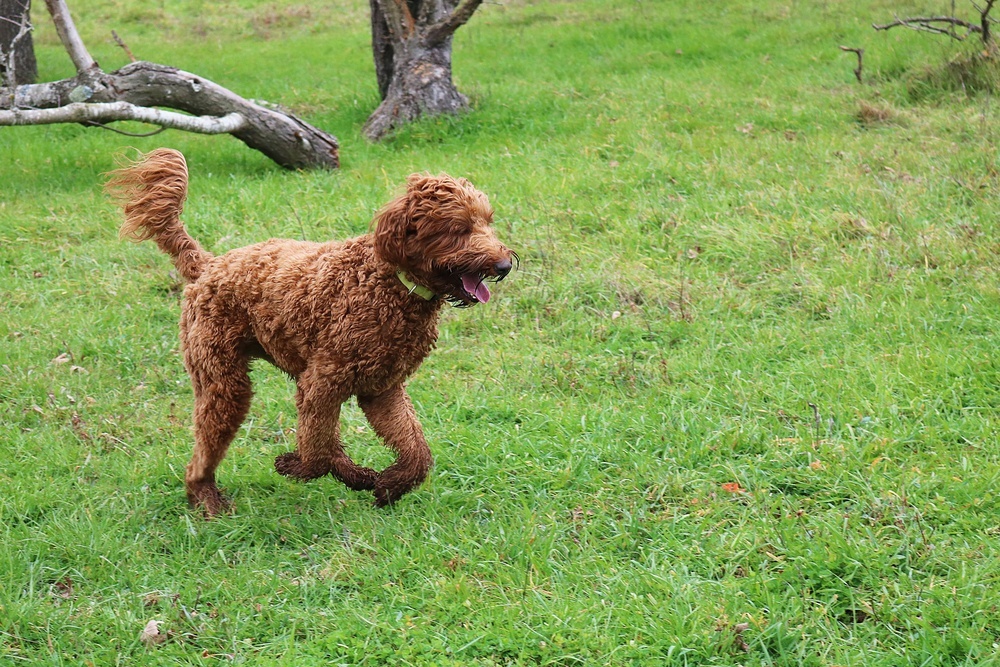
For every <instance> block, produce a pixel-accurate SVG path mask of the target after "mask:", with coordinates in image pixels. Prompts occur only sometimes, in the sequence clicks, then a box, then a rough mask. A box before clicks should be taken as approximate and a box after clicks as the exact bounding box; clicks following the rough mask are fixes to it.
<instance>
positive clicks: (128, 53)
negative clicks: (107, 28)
mask: <svg viewBox="0 0 1000 667" xmlns="http://www.w3.org/2000/svg"><path fill="white" fill-rule="evenodd" d="M111 37H112V38H113V39H114V40H115V44H117V45H118V46H120V47H121V49H122V51H124V52H125V55H126V56H128V61H129V62H130V63H134V62H135V56H134V55H132V49H130V48H128V44H126V43H125V42H124V41H123V40H122V38H121V37H119V36H118V33H117V32H115V31H114V30H112V31H111Z"/></svg>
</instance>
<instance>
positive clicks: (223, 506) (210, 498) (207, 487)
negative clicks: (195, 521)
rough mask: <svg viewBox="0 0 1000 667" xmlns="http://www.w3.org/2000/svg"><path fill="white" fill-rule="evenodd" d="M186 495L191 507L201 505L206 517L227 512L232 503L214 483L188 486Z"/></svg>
mask: <svg viewBox="0 0 1000 667" xmlns="http://www.w3.org/2000/svg"><path fill="white" fill-rule="evenodd" d="M187 497H188V505H189V506H190V507H191V509H197V508H198V507H201V508H202V510H203V511H204V512H205V518H206V519H211V518H212V517H214V516H218V515H219V514H222V513H224V512H228V511H229V510H230V509H231V508H232V503H230V502H229V501H228V500H226V498H225V497H223V495H222V493H221V492H220V491H219V487H217V486H216V485H215V484H207V483H203V484H197V485H192V486H189V487H188V489H187Z"/></svg>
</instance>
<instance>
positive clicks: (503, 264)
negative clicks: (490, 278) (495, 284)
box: [493, 259, 514, 279]
mask: <svg viewBox="0 0 1000 667" xmlns="http://www.w3.org/2000/svg"><path fill="white" fill-rule="evenodd" d="M513 266H514V265H513V264H511V263H510V260H509V259H501V260H500V261H499V262H497V263H496V265H495V266H494V267H493V270H494V271H496V274H497V277H498V278H500V279H503V278H506V277H507V274H508V273H510V270H511V269H512V268H513Z"/></svg>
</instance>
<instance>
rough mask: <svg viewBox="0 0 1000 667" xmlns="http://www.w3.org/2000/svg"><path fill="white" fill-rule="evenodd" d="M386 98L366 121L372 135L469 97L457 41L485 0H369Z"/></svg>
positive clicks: (446, 110)
mask: <svg viewBox="0 0 1000 667" xmlns="http://www.w3.org/2000/svg"><path fill="white" fill-rule="evenodd" d="M369 3H370V5H371V20H372V53H373V55H374V58H375V74H376V77H377V78H378V89H379V94H380V95H381V97H382V103H381V104H380V105H379V107H378V109H376V110H375V112H374V113H373V114H372V115H371V117H369V118H368V122H367V123H365V127H364V133H365V135H366V136H367V137H368V138H369V139H371V140H372V141H378V140H380V139H382V138H383V137H384V136H385V135H386V134H388V133H389V132H390V131H392V130H393V129H395V128H397V127H399V126H400V125H403V124H405V123H408V122H410V121H413V120H416V119H417V118H420V117H421V116H425V115H427V116H434V115H439V114H455V113H458V112H460V111H462V110H464V109H466V108H468V105H469V100H468V98H466V97H465V95H463V94H462V93H460V92H458V89H456V88H455V84H454V83H453V82H452V79H451V42H452V37H453V36H454V34H455V31H456V30H458V29H459V28H460V27H462V26H463V25H465V23H466V22H467V21H468V20H469V19H470V18H472V15H473V14H474V13H475V11H476V10H477V9H478V8H479V5H481V4H482V0H369Z"/></svg>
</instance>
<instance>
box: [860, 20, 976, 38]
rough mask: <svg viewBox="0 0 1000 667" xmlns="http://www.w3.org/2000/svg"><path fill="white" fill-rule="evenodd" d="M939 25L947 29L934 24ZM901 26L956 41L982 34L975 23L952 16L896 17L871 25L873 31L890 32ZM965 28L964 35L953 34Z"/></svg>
mask: <svg viewBox="0 0 1000 667" xmlns="http://www.w3.org/2000/svg"><path fill="white" fill-rule="evenodd" d="M937 23H941V24H944V25H946V26H948V28H947V29H945V28H940V27H938V26H936V25H935V24H937ZM899 26H902V27H904V28H909V29H910V30H917V31H919V32H930V33H934V34H936V35H947V36H949V37H951V38H952V39H957V40H958V41H960V42H961V41H964V40H965V38H966V37H968V36H969V35H970V34H973V33H982V31H983V29H982V28H981V27H980V26H978V25H976V24H975V23H969V22H968V21H963V20H962V19H960V18H956V17H954V16H913V17H910V18H905V19H901V18H899V17H896V20H895V21H893V22H892V23H886V24H883V25H879V24H877V23H873V24H872V27H873V28H875V30H890V29H892V28H896V27H899ZM956 26H958V27H960V28H965V30H966V33H965V34H964V35H960V34H958V33H957V32H955V27H956Z"/></svg>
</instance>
